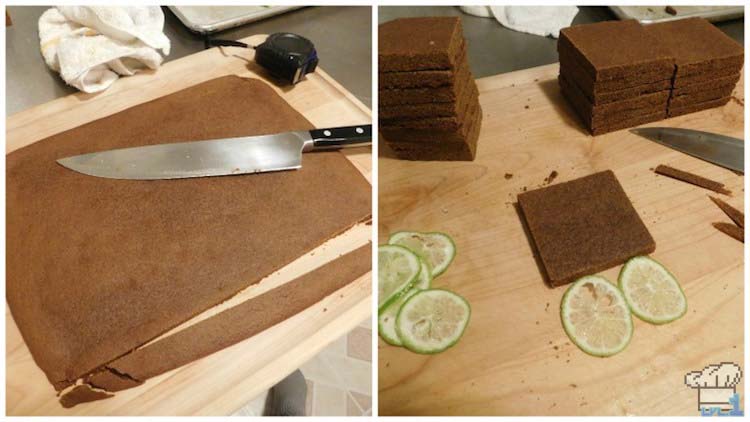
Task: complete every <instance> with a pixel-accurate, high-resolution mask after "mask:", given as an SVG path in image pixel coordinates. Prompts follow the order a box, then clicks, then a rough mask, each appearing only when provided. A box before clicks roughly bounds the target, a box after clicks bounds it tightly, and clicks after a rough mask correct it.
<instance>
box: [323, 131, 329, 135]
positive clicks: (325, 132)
mask: <svg viewBox="0 0 750 422" xmlns="http://www.w3.org/2000/svg"><path fill="white" fill-rule="evenodd" d="M323 135H325V136H331V131H330V130H324V131H323Z"/></svg>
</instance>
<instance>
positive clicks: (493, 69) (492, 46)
mask: <svg viewBox="0 0 750 422" xmlns="http://www.w3.org/2000/svg"><path fill="white" fill-rule="evenodd" d="M579 9H580V10H579V12H578V15H577V16H576V17H575V19H574V20H573V24H583V23H593V22H601V21H606V20H613V19H616V17H615V15H614V14H612V12H611V11H610V10H609V8H608V7H579ZM412 16H461V21H462V23H463V28H464V37H465V38H466V40H467V42H468V44H469V64H470V65H471V70H472V73H474V77H475V78H483V77H485V76H492V75H497V74H500V73H506V72H513V71H516V70H523V69H528V68H531V67H536V66H542V65H546V64H551V63H556V62H557V40H556V39H554V38H550V37H540V36H537V35H531V34H524V33H521V32H516V31H513V30H510V29H507V28H504V27H503V26H502V25H500V23H498V22H497V21H496V20H495V19H494V18H480V17H476V16H471V15H468V14H466V13H463V12H461V10H460V9H459V8H458V7H453V6H390V7H380V8H379V9H378V21H379V23H383V22H387V21H389V20H392V19H396V18H401V17H412ZM716 26H717V27H718V28H719V29H721V30H722V31H724V32H725V33H726V34H727V35H729V36H730V37H732V38H733V39H734V40H736V41H738V42H739V43H741V44H742V43H744V36H745V32H744V20H743V19H735V20H731V21H726V22H720V23H718V24H717V25H716Z"/></svg>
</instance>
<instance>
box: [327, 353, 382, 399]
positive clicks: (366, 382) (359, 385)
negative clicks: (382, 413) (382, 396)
mask: <svg viewBox="0 0 750 422" xmlns="http://www.w3.org/2000/svg"><path fill="white" fill-rule="evenodd" d="M327 359H328V361H329V362H330V366H331V367H332V368H334V370H335V371H336V373H337V375H338V376H339V377H341V379H342V381H343V388H345V389H346V390H349V391H356V392H358V393H361V394H367V395H369V394H370V390H371V389H372V365H371V364H370V362H367V361H363V360H359V359H352V358H349V357H341V358H336V357H329V358H327Z"/></svg>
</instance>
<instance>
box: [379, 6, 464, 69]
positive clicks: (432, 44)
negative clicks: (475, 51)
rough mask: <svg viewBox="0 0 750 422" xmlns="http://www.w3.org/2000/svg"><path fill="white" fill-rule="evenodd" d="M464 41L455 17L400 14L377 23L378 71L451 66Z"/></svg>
mask: <svg viewBox="0 0 750 422" xmlns="http://www.w3.org/2000/svg"><path fill="white" fill-rule="evenodd" d="M463 45H464V39H463V28H462V26H461V19H460V18H458V17H448V16H441V17H418V18H401V19H395V20H392V21H389V22H385V23H382V24H380V25H379V26H378V71H379V72H411V71H415V70H436V69H454V68H456V67H458V62H457V59H458V58H459V57H460V53H461V50H462V48H463Z"/></svg>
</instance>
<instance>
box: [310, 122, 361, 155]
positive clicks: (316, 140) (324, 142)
mask: <svg viewBox="0 0 750 422" xmlns="http://www.w3.org/2000/svg"><path fill="white" fill-rule="evenodd" d="M310 137H311V138H312V141H313V148H312V149H313V150H323V149H339V148H348V147H361V146H365V145H371V144H372V125H357V126H342V127H331V128H327V129H313V130H311V131H310Z"/></svg>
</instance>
